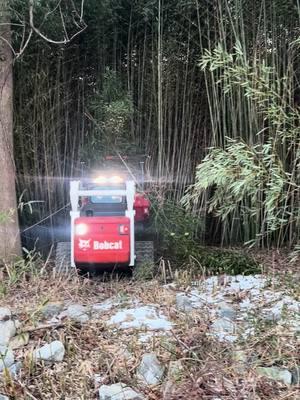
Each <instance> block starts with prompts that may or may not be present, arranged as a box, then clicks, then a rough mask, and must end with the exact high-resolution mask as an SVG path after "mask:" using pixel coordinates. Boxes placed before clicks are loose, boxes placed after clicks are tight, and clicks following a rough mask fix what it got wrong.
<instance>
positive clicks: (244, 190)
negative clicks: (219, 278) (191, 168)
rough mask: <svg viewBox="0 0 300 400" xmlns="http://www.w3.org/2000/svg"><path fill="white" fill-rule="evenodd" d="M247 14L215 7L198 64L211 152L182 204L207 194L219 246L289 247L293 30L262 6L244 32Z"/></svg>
mask: <svg viewBox="0 0 300 400" xmlns="http://www.w3.org/2000/svg"><path fill="white" fill-rule="evenodd" d="M287 3H288V2H287ZM291 7H292V8H293V9H294V12H297V11H298V9H297V7H296V8H295V4H291ZM247 8H248V9H249V8H250V7H249V6H248V7H247V6H246V5H245V3H244V2H239V1H237V2H235V3H234V4H233V3H229V2H228V3H227V2H226V1H219V2H218V9H219V12H220V16H219V17H217V18H216V24H217V27H218V34H217V35H216V39H217V40H218V42H215V43H212V42H211V41H210V42H209V46H208V47H207V48H204V49H203V55H202V57H201V62H200V68H201V69H202V70H203V72H204V74H205V76H206V81H207V85H206V86H207V94H208V99H209V105H210V115H211V122H212V133H213V137H212V145H213V148H212V149H211V150H210V152H209V154H208V156H207V157H206V158H205V159H204V160H203V162H202V163H201V164H200V165H199V167H198V168H197V172H196V183H195V185H194V186H191V187H190V189H189V191H188V193H187V194H186V196H185V197H184V199H183V202H184V203H185V204H186V205H187V204H189V203H190V202H191V201H192V202H193V201H195V200H196V201H198V200H199V196H200V197H201V196H202V195H203V193H204V192H205V193H206V192H207V189H208V188H210V189H212V194H211V197H210V200H209V202H208V211H210V212H215V213H216V214H217V215H218V216H220V217H221V218H222V220H223V239H224V242H227V243H230V242H231V243H233V242H236V241H240V242H249V243H259V244H260V245H264V246H268V245H271V244H274V243H275V244H277V245H282V244H284V243H288V244H289V245H292V244H293V243H295V242H296V241H297V238H298V237H299V144H300V135H299V133H300V131H299V116H300V115H299V111H298V108H297V104H296V105H295V103H294V98H295V96H294V94H295V90H296V86H295V84H296V79H297V72H298V71H297V64H296V53H295V50H296V48H295V46H297V43H298V31H297V29H295V25H293V22H294V23H295V19H294V18H293V17H292V20H293V22H292V20H289V21H288V20H285V21H284V25H283V18H282V17H283V15H284V13H289V12H290V10H289V11H288V9H285V8H284V7H283V9H282V8H280V6H279V5H278V4H272V3H271V2H267V1H264V2H262V3H261V7H260V8H258V9H257V10H256V9H255V7H253V8H252V10H251V12H252V15H255V14H257V13H258V14H257V17H258V19H257V20H254V21H253V27H254V31H253V32H250V31H249V30H247V24H248V19H249V15H247V16H246V14H245V12H244V11H245V10H246V9H247ZM295 15H297V14H295ZM268 18H270V20H269V19H268ZM237 22H238V25H237ZM280 24H281V25H280ZM287 24H291V25H289V26H287ZM248 28H249V26H248ZM280 31H281V32H280ZM228 49H230V50H228Z"/></svg>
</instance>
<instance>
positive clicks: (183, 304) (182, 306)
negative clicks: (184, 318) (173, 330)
mask: <svg viewBox="0 0 300 400" xmlns="http://www.w3.org/2000/svg"><path fill="white" fill-rule="evenodd" d="M176 307H177V309H178V310H179V311H187V312H189V311H192V310H193V308H194V307H193V302H192V300H191V298H190V297H189V296H187V295H186V294H185V293H177V294H176Z"/></svg>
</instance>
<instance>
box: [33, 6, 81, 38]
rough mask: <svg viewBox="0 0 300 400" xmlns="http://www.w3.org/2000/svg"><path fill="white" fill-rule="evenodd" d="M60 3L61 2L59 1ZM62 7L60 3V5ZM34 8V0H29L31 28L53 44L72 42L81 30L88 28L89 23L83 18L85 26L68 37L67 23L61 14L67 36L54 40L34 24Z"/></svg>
mask: <svg viewBox="0 0 300 400" xmlns="http://www.w3.org/2000/svg"><path fill="white" fill-rule="evenodd" d="M83 3H84V0H82V3H81V10H83ZM59 4H60V3H59ZM59 7H60V5H59ZM33 8H34V0H29V25H30V27H31V29H32V30H33V31H34V32H35V33H36V34H37V35H39V36H40V37H41V38H42V39H44V40H45V41H46V42H48V43H53V44H67V43H69V42H71V40H73V39H74V38H75V37H76V36H78V35H79V34H80V33H81V32H83V31H84V30H85V29H86V28H87V25H86V24H85V22H84V21H83V20H81V22H82V23H83V27H82V28H81V29H80V30H79V31H78V32H76V33H75V34H73V35H72V36H71V37H68V34H67V32H66V28H65V23H64V19H63V16H62V14H61V20H62V26H63V29H64V32H65V38H64V40H53V39H50V38H48V37H47V36H46V35H44V34H43V33H42V32H41V31H40V30H39V29H38V28H37V27H36V26H35V25H34V20H33Z"/></svg>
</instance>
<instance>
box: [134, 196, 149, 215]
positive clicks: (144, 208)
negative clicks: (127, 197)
mask: <svg viewBox="0 0 300 400" xmlns="http://www.w3.org/2000/svg"><path fill="white" fill-rule="evenodd" d="M133 208H134V210H135V216H134V220H135V222H147V221H148V220H149V216H150V201H149V200H148V199H147V198H146V197H145V195H144V194H141V193H137V194H136V195H135V197H134V203H133Z"/></svg>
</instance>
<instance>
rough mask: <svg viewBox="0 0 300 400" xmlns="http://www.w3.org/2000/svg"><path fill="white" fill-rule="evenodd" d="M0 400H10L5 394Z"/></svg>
mask: <svg viewBox="0 0 300 400" xmlns="http://www.w3.org/2000/svg"><path fill="white" fill-rule="evenodd" d="M0 400H9V397H7V396H4V394H0Z"/></svg>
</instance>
